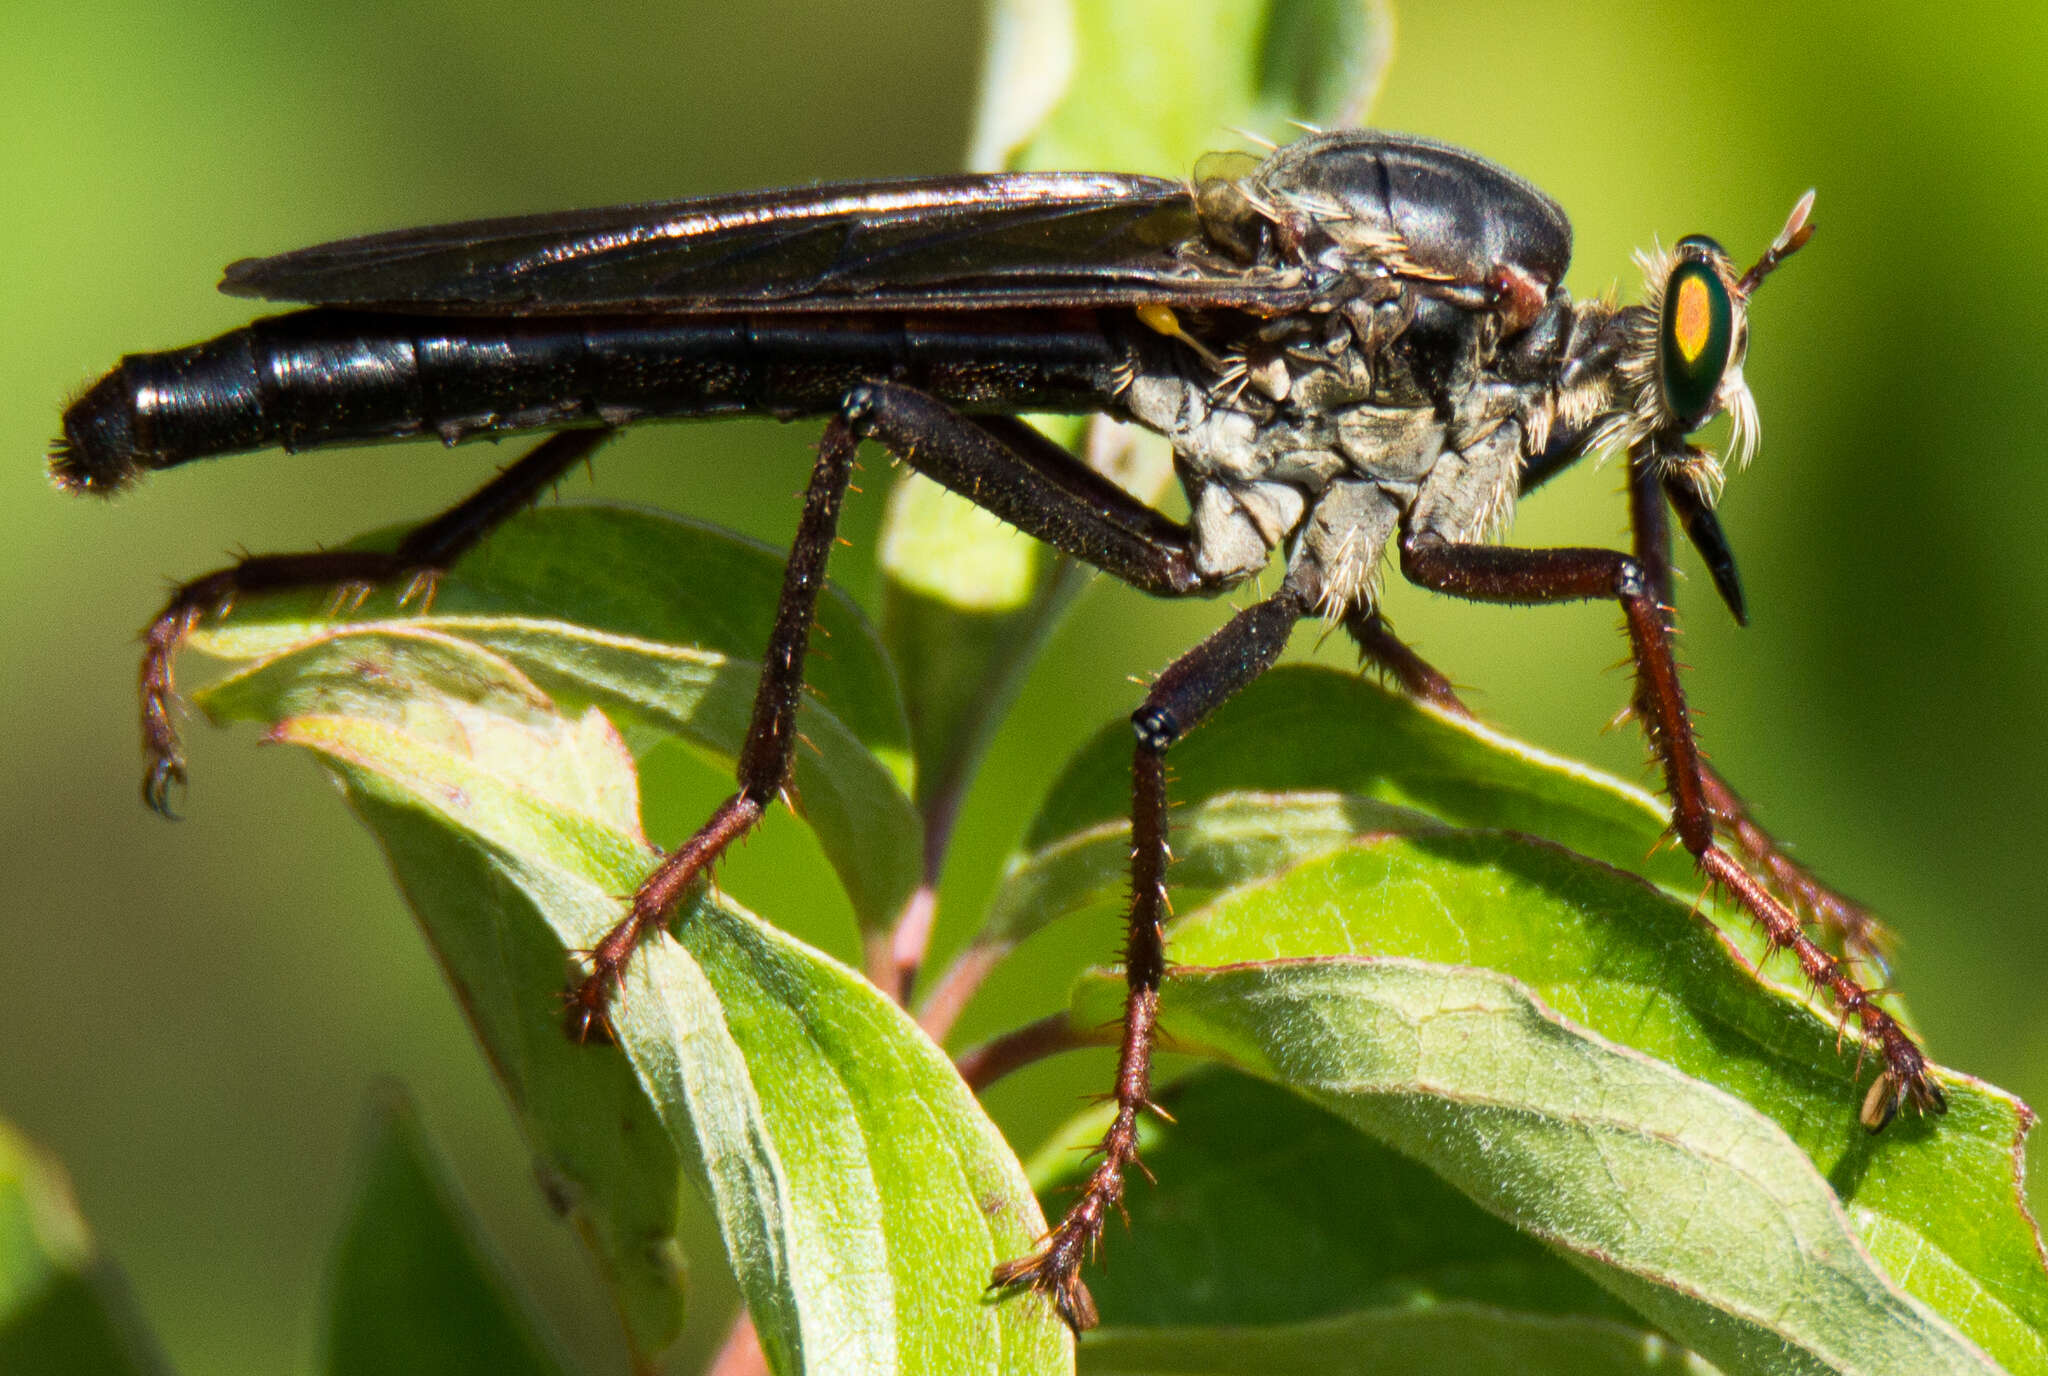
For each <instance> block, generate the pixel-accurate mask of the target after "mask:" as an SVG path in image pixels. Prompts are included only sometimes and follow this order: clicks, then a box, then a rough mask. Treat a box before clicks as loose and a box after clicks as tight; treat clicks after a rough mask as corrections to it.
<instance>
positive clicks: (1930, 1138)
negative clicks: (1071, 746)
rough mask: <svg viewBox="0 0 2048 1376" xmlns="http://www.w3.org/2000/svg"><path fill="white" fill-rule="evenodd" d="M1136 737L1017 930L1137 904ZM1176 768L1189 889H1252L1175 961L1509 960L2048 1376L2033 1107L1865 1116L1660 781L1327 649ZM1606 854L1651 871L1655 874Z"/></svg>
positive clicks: (1824, 1025)
mask: <svg viewBox="0 0 2048 1376" xmlns="http://www.w3.org/2000/svg"><path fill="white" fill-rule="evenodd" d="M1129 753H1130V745H1129V738H1128V728H1127V727H1125V726H1124V725H1122V724H1121V723H1118V724H1115V725H1113V726H1111V727H1109V728H1106V729H1105V731H1104V733H1103V735H1102V736H1101V737H1100V738H1099V739H1098V740H1097V741H1095V742H1094V743H1092V744H1091V745H1090V746H1089V747H1087V748H1085V749H1084V750H1083V751H1081V752H1080V753H1079V754H1078V755H1077V756H1076V758H1075V760H1074V761H1073V762H1072V763H1071V764H1070V766H1069V768H1068V770H1067V771H1066V774H1065V777H1064V779H1063V780H1062V782H1061V784H1060V785H1059V786H1057V787H1056V788H1055V789H1054V790H1053V791H1052V793H1051V794H1050V796H1049V801H1048V803H1047V806H1046V810H1045V812H1044V813H1043V814H1042V815H1041V816H1040V817H1039V818H1038V820H1037V821H1036V822H1035V823H1034V825H1033V827H1032V829H1031V833H1030V835H1029V837H1028V839H1027V842H1026V845H1027V847H1029V848H1030V849H1029V850H1028V851H1027V852H1026V853H1025V854H1024V855H1022V856H1021V857H1020V858H1019V859H1018V861H1017V862H1016V863H1015V864H1014V866H1013V872H1012V874H1011V876H1010V877H1009V879H1008V881H1007V882H1006V884H1005V886H1004V890H1003V892H1002V894H1000V895H999V897H998V900H997V907H998V914H999V920H1001V921H1004V922H1006V923H1007V924H1008V925H1009V929H1010V930H1011V932H1012V933H1013V934H1020V933H1022V932H1024V931H1028V930H1031V929H1034V928H1035V927H1036V926H1037V925H1038V924H1040V923H1042V922H1044V921H1047V920H1050V919H1051V918H1052V917H1054V916H1056V915H1058V914H1059V913H1061V912H1064V911H1071V910H1073V909H1075V908H1079V907H1100V906H1103V905H1107V904H1109V903H1112V902H1121V895H1122V890H1123V885H1124V884H1125V882H1126V881H1125V877H1124V870H1125V866H1126V864H1127V851H1128V844H1129V842H1128V823H1127V822H1126V821H1124V820H1123V818H1124V814H1125V810H1126V809H1127V807H1128V801H1127V790H1128V786H1129V785H1128V777H1129V776H1128V770H1129ZM1173 766H1174V773H1175V783H1174V790H1173V792H1174V798H1175V801H1176V803H1178V804H1180V805H1179V806H1177V807H1176V808H1175V811H1174V819H1173V826H1174V833H1173V847H1174V853H1175V855H1176V857H1178V859H1177V862H1176V864H1175V865H1174V867H1173V870H1172V872H1171V874H1170V876H1169V878H1170V880H1171V882H1172V883H1173V885H1174V894H1175V898H1176V902H1177V905H1178V906H1179V907H1180V909H1181V910H1182V911H1189V910H1191V909H1193V908H1194V907H1195V906H1196V905H1197V904H1199V903H1201V902H1202V901H1203V900H1204V899H1205V898H1208V897H1211V896H1213V895H1215V894H1216V893H1217V892H1218V891H1219V890H1226V889H1230V887H1231V886H1233V885H1246V887H1242V888H1238V889H1235V890H1233V891H1231V892H1228V893H1226V894H1224V896H1223V897H1221V898H1217V899H1216V900H1215V901H1214V902H1213V903H1211V904H1210V906H1209V907H1208V908H1206V909H1204V910H1202V911H1200V912H1195V913H1192V914H1191V915H1190V917H1189V918H1188V919H1187V920H1185V921H1182V922H1180V923H1178V924H1176V926H1175V928H1174V929H1173V931H1172V935H1171V942H1172V944H1171V955H1172V957H1173V959H1175V960H1176V961H1185V962H1192V963H1197V964H1204V965H1221V964H1227V963H1233V962H1243V961H1265V960H1273V959H1288V958H1301V957H1313V956H1319V955H1327V954H1330V953H1355V954H1369V955H1388V956H1403V957H1411V958H1415V959H1420V960H1427V961H1432V962H1438V963H1443V964H1454V965H1474V966H1484V967H1487V968H1489V969H1495V970H1499V971H1502V972H1505V973H1507V974H1509V975H1512V976H1513V977H1515V978H1516V979H1518V980H1520V981H1521V982H1522V983H1523V984H1524V985H1526V986H1527V987H1528V988H1530V989H1531V990H1532V991H1533V992H1534V993H1535V994H1536V995H1537V997H1539V998H1541V999H1542V1000H1543V1001H1544V1002H1545V1003H1547V1004H1548V1005H1549V1006H1550V1007H1552V1008H1554V1009H1556V1010H1558V1011H1559V1012H1560V1013H1562V1014H1563V1015H1564V1016H1567V1017H1569V1018H1571V1019H1573V1020H1574V1021H1576V1022H1578V1023H1581V1024H1583V1025H1585V1026H1586V1027H1588V1028H1590V1029H1591V1030H1592V1031H1594V1032H1597V1033H1599V1034H1601V1035H1604V1036H1606V1037H1609V1038H1611V1039H1613V1040H1614V1041H1616V1042H1619V1043H1622V1044H1625V1045H1628V1046H1630V1047H1633V1048H1635V1049H1637V1050H1640V1051H1644V1052H1647V1053H1649V1054H1650V1055H1653V1056H1656V1057H1658V1058H1659V1059H1662V1060H1665V1061H1667V1062H1669V1063H1671V1064H1672V1065H1674V1066H1676V1067H1677V1068H1678V1069H1680V1070H1682V1071H1683V1072H1684V1073H1686V1074H1688V1075H1691V1076H1695V1077H1697V1078H1699V1079H1702V1080H1705V1081H1708V1082H1709V1083H1712V1084H1714V1085H1717V1086H1719V1087H1721V1088H1722V1089H1725V1090H1727V1091H1729V1092H1731V1093H1734V1094H1736V1095H1738V1096H1740V1097H1741V1098H1742V1099H1744V1100H1745V1101H1747V1102H1748V1103H1749V1104H1751V1105H1752V1106H1753V1107H1755V1108H1757V1109H1758V1110H1760V1111H1762V1112H1763V1113H1765V1114H1767V1115H1769V1116H1770V1117H1771V1118H1772V1119H1774V1120H1775V1121H1776V1122H1777V1123H1778V1124H1779V1126H1780V1127H1781V1128H1783V1129H1784V1130H1785V1131H1786V1132H1787V1133H1789V1134H1790V1135H1791V1136H1792V1138H1793V1139H1794V1140H1795V1141H1796V1142H1797V1143H1798V1144H1799V1145H1800V1147H1801V1148H1803V1149H1804V1151H1805V1152H1806V1153H1807V1155H1808V1157H1809V1158H1810V1159H1811V1160H1812V1161H1813V1162H1814V1163H1815V1165H1816V1166H1817V1167H1818V1169H1819V1170H1820V1172H1821V1173H1822V1174H1823V1175H1824V1176H1825V1177H1826V1178H1827V1179H1828V1180H1829V1181H1830V1182H1831V1183H1832V1184H1833V1186H1834V1188H1835V1189H1836V1191H1837V1192H1838V1193H1839V1195H1840V1196H1841V1198H1842V1199H1843V1200H1844V1201H1845V1203H1846V1205H1847V1207H1848V1209H1849V1216H1850V1218H1851V1219H1852V1221H1853V1222H1854V1223H1855V1226H1856V1229H1857V1231H1858V1233H1859V1235H1860V1236H1861V1238H1862V1239H1863V1242H1864V1245H1865V1246H1866V1247H1868V1248H1869V1250H1870V1251H1871V1253H1872V1254H1873V1255H1874V1256H1875V1257H1876V1258H1877V1259H1878V1261H1879V1262H1880V1263H1881V1264H1882V1265H1883V1266H1884V1268H1885V1269H1886V1271H1887V1272H1888V1273H1889V1274H1890V1275H1892V1276H1894V1277H1896V1278H1897V1279H1898V1280H1899V1281H1900V1283H1902V1284H1904V1285H1905V1286H1906V1287H1907V1288H1908V1289H1909V1290H1910V1291H1911V1292H1912V1293H1913V1294H1914V1295H1916V1296H1918V1297H1920V1298H1921V1299H1923V1300H1925V1301H1926V1302H1927V1303H1929V1304H1931V1305H1934V1306H1935V1307H1937V1308H1938V1309H1939V1310H1940V1311H1941V1312H1942V1313H1943V1314H1945V1315H1947V1316H1949V1317H1950V1318H1951V1319H1952V1320H1953V1321H1954V1322H1956V1323H1957V1324H1958V1326H1959V1327H1961V1328H1962V1329H1963V1331H1964V1332H1966V1333H1967V1334H1969V1335H1970V1337H1971V1338H1972V1339H1973V1340H1975V1341H1976V1342H1978V1343H1980V1344H1981V1345H1983V1346H1984V1347H1985V1348H1986V1349H1987V1350H1989V1351H1990V1352H1992V1353H1993V1354H1994V1355H1995V1356H1996V1357H1998V1358H1999V1360H2001V1361H2002V1362H2004V1363H2005V1364H2006V1365H2007V1366H2008V1367H2010V1368H2011V1369H2013V1370H2015V1371H2022V1370H2024V1371H2048V1344H2044V1342H2043V1340H2042V1337H2041V1332H2042V1330H2043V1328H2044V1326H2048V1276H2044V1272H2043V1269H2042V1264H2041V1259H2040V1251H2039V1243H2038V1238H2037V1235H2036V1233H2035V1230H2034V1227H2033V1224H2032V1222H2031V1219H2030V1218H2029V1217H2028V1215H2027V1214H2026V1211H2025V1209H2024V1207H2023V1205H2022V1202H2021V1201H2022V1191H2021V1186H2020V1177H2019V1163H2020V1160H2021V1152H2022V1146H2021V1142H2022V1138H2023V1136H2024V1132H2025V1128H2026V1124H2027V1123H2029V1122H2030V1121H2031V1119H2030V1117H2029V1115H2027V1114H2026V1111H2025V1109H2024V1108H2023V1107H2021V1106H2020V1105H2019V1104H2018V1103H2017V1102H2015V1101H2014V1100H2013V1099H2012V1098H2011V1097H2010V1096H2008V1095H2005V1094H2003V1093H2001V1092H2000V1091H1997V1090H1995V1089H1992V1088H1990V1087H1988V1086H1985V1085H1982V1084H1981V1083H1979V1082H1977V1081H1974V1080H1970V1079H1969V1078H1967V1077H1964V1076H1960V1075H1955V1074H1953V1073H1952V1072H1944V1085H1945V1087H1946V1088H1947V1091H1948V1093H1949V1099H1950V1105H1951V1107H1950V1112H1949V1113H1948V1115H1947V1116H1946V1117H1944V1118H1941V1119H1939V1120H1912V1121H1905V1122H1901V1123H1898V1124H1895V1125H1893V1127H1892V1128H1890V1129H1889V1130H1887V1131H1886V1132H1885V1133H1883V1134H1882V1135H1880V1136H1878V1137H1875V1138H1873V1137H1870V1136H1869V1135H1867V1134H1866V1133H1864V1132H1863V1131H1862V1129H1861V1128H1860V1127H1859V1126H1858V1124H1857V1123H1856V1112H1855V1111H1856V1107H1857V1101H1858V1098H1859V1095H1860V1090H1859V1087H1858V1069H1859V1067H1858V1066H1857V1063H1856V1058H1855V1056H1854V1055H1853V1054H1845V1053H1843V1052H1842V1051H1839V1050H1838V1049H1837V1042H1836V1032H1835V1028H1834V1025H1833V1022H1832V1020H1831V1017H1830V1016H1829V1015H1828V1014H1827V1013H1826V1011H1825V1010H1818V1011H1817V1010H1816V1009H1814V1008H1813V1007H1811V1006H1809V1004H1808V1003H1807V1001H1806V999H1805V997H1804V993H1803V991H1796V990H1787V989H1784V988H1781V987H1777V986H1773V985H1767V984H1764V983H1761V982H1759V980H1758V979H1757V977H1756V975H1755V974H1754V973H1753V966H1754V962H1755V960H1756V959H1757V957H1758V956H1760V955H1761V952H1762V943H1761V941H1760V939H1759V938H1758V937H1757V936H1756V935H1755V933H1754V932H1753V931H1752V930H1751V926H1750V924H1749V922H1748V920H1747V919H1746V917H1744V916H1743V915H1742V914H1741V913H1740V912H1739V911H1730V910H1728V909H1726V908H1723V907H1721V906H1719V905H1711V904H1710V905H1707V906H1706V909H1705V911H1706V914H1707V915H1708V916H1709V917H1712V918H1714V919H1715V920H1717V921H1718V922H1719V923H1721V924H1722V927H1721V929H1719V930H1717V929H1716V928H1715V927H1714V926H1710V925H1709V924H1708V923H1706V922H1703V921H1701V920H1700V919H1699V917H1698V916H1696V915H1695V910H1696V908H1698V907H1699V906H1700V904H1699V902H1698V896H1699V881H1698V880H1697V879H1696V878H1694V877H1693V876H1692V875H1691V873H1690V871H1689V867H1688V864H1687V861H1686V860H1685V857H1684V856H1683V855H1681V854H1674V853H1673V852H1672V851H1671V850H1669V849H1668V848H1667V849H1662V850H1656V849H1655V847H1656V844H1657V842H1658V841H1659V839H1660V834H1661V832H1662V828H1663V809H1662V808H1661V806H1660V805H1659V804H1658V802H1657V800H1655V799H1654V798H1652V797H1650V796H1649V795H1647V794H1644V793H1643V792H1641V790H1638V789H1635V788H1632V787H1630V786H1628V785H1626V784H1623V783H1620V782H1619V781H1616V780H1613V779H1609V778H1606V777H1605V776H1602V775H1599V774H1597V773H1595V772H1593V771H1590V770H1588V769H1585V768H1584V767H1582V766H1578V765H1574V764H1569V763H1566V762H1563V761H1558V760H1555V759H1552V758H1551V757H1548V756H1546V755H1544V754H1543V753H1542V752H1539V751H1536V750H1533V749H1531V748H1530V747H1527V746H1524V745H1520V744H1518V743H1515V742H1512V741H1509V740H1507V739H1506V738H1504V737H1501V736H1500V735H1499V734H1498V733H1495V732H1492V731H1489V730H1487V729H1485V728H1482V727H1477V726H1474V725H1472V724H1470V723H1466V722H1462V721H1458V720H1455V719H1451V718H1446V717H1443V716H1440V715H1438V714H1436V713H1433V712H1431V711H1429V710H1428V709H1425V708H1421V707H1417V706H1415V705H1413V704H1411V703H1408V702H1406V701H1404V700H1401V699H1397V698H1394V697H1392V696H1391V695H1389V694H1386V693H1383V692H1380V691H1379V690H1377V689H1374V688H1373V687H1371V686H1370V685H1368V684H1364V683H1362V682H1359V681H1358V680H1356V679H1353V678H1350V677H1349V676H1345V675H1340V674H1335V673H1332V672H1330V671H1327V670H1320V669H1309V668H1290V669H1282V670H1278V671H1276V672H1274V673H1273V674H1270V675H1268V676H1267V677H1266V678H1265V679H1264V680H1262V681H1261V682H1260V683H1259V684H1257V685H1255V686H1254V687H1253V688H1252V689H1250V690H1248V691H1247V692H1246V693H1244V694H1243V695H1242V696H1241V697H1240V698H1238V699H1237V700H1235V701H1233V702H1232V703H1231V704H1230V705H1229V706H1227V707H1226V708H1225V709H1223V711H1221V712H1220V713H1218V715H1217V718H1216V720H1215V721H1214V722H1213V723H1211V724H1210V725H1209V726H1207V727H1205V728H1204V729H1203V730H1202V731H1200V732H1197V733H1195V734H1194V735H1192V736H1191V737H1189V739H1188V740H1186V741H1185V742H1183V743H1182V744H1180V745H1179V746H1177V747H1176V748H1175V750H1174V754H1173ZM1446 822H1448V823H1452V824H1455V825H1456V826H1458V827H1461V828H1501V829H1512V830H1514V831H1518V832H1526V833H1532V834H1539V835H1542V836H1544V837H1546V838H1548V839H1549V840H1550V841H1552V842H1557V843H1561V844H1562V845H1564V846H1568V847H1570V848H1571V849H1570V851H1566V850H1564V849H1560V848H1559V846H1558V845H1545V844H1539V843H1536V842H1532V841H1529V840H1526V839H1522V838H1520V837H1517V836H1512V835H1502V834H1473V833H1470V832H1463V831H1445V830H1444V829H1443V825H1444V823H1446ZM1359 836H1364V837H1367V838H1369V839H1366V840H1363V841H1357V842H1355V843H1354V841H1353V839H1352V838H1354V837H1359ZM1586 856H1592V857H1597V858H1598V859H1601V860H1603V861H1606V862H1608V863H1609V864H1612V865H1615V866H1617V867H1622V866H1632V867H1635V868H1638V869H1641V870H1643V871H1646V872H1647V873H1648V874H1649V875H1650V876H1651V877H1652V878H1653V879H1655V880H1657V881H1659V882H1660V884H1661V886H1662V891H1661V892H1660V891H1659V890H1657V889H1651V888H1647V887H1645V886H1644V885H1642V884H1641V883H1639V882H1637V881H1635V880H1633V879H1631V878H1629V877H1627V876H1626V875H1623V874H1619V873H1616V872H1615V871H1614V870H1611V869H1608V868H1606V866H1605V865H1596V864H1591V863H1589V862H1588V861H1587V860H1586V859H1585V858H1584V857H1586ZM1289 867H1291V868H1289ZM1276 870H1277V871H1282V872H1281V873H1279V874H1277V875H1275V877H1273V878H1271V879H1270V880H1266V881H1264V882H1257V883H1251V882H1249V881H1253V880H1257V879H1259V878H1260V877H1261V876H1265V875H1268V874H1271V873H1272V872H1274V871H1276ZM1771 968H1782V969H1784V971H1785V973H1787V974H1793V973H1795V972H1794V971H1792V970H1791V969H1790V968H1789V966H1779V967H1771Z"/></svg>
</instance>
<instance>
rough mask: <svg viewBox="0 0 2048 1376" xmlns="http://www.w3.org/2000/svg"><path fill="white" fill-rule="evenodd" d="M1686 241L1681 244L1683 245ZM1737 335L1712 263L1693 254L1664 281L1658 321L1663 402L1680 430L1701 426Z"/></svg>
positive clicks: (1732, 312) (1724, 285) (1730, 308)
mask: <svg viewBox="0 0 2048 1376" xmlns="http://www.w3.org/2000/svg"><path fill="white" fill-rule="evenodd" d="M1682 247H1683V245H1682V244H1681V248H1682ZM1734 341H1735V307H1734V303H1733V302H1732V301H1731V300H1730V299H1729V296H1728V286H1727V283H1725V282H1723V281H1722V280H1721V275H1720V274H1719V273H1718V272H1716V271H1715V270H1714V266H1713V264H1712V263H1709V262H1703V261H1701V260H1700V259H1698V258H1688V259H1686V260H1684V261H1682V262H1680V263H1679V265H1678V266H1677V267H1676V268H1673V269H1672V271H1671V279H1670V281H1668V282H1666V283H1665V284H1664V310H1663V315H1662V317H1661V318H1660V319H1659V320H1658V321H1657V374H1658V377H1659V379H1660V381H1661V382H1662V383H1663V387H1664V404H1665V406H1666V407H1667V408H1669V410H1670V413H1671V416H1672V418H1673V419H1674V420H1676V421H1677V422H1678V427H1679V429H1681V430H1685V431H1691V430H1697V429H1698V428H1699V427H1700V426H1701V425H1704V424H1705V423H1706V420H1707V417H1708V415H1709V414H1710V413H1711V412H1712V411H1713V408H1714V396H1715V393H1716V392H1718V391H1719V390H1720V387H1721V374H1722V373H1724V372H1726V371H1727V369H1728V353H1729V350H1730V349H1731V348H1732V347H1733V345H1734Z"/></svg>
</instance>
